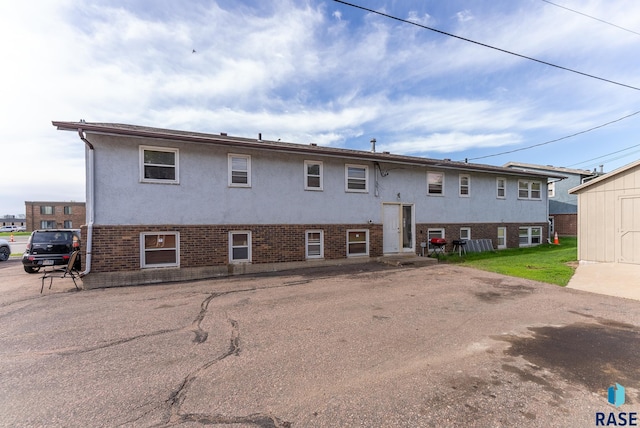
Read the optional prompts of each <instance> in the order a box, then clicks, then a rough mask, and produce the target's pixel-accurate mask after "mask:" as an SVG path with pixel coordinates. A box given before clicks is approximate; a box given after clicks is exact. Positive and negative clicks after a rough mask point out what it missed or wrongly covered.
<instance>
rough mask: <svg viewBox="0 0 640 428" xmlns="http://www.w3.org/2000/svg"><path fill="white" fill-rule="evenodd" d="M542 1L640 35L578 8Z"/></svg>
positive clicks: (546, 0) (547, 0)
mask: <svg viewBox="0 0 640 428" xmlns="http://www.w3.org/2000/svg"><path fill="white" fill-rule="evenodd" d="M541 1H543V2H545V3H549V4H551V5H553V6H556V7H559V8H561V9H565V10H568V11H570V12H573V13H577V14H578V15H582V16H586V17H587V18H591V19H595V20H596V21H600V22H602V23H604V24H607V25H611V26H612V27H616V28H619V29H621V30H624V31H628V32H630V33H633V34H637V35H638V36H640V33H637V32H635V31H633V30H629V29H628V28H624V27H621V26H619V25H616V24H613V23H611V22H608V21H605V20H604V19H600V18H596V17H595V16H591V15H587V14H586V13H582V12H579V11H577V10H574V9H570V8H568V7H565V6H562V5H559V4H556V3H553V2H550V1H549V0H541Z"/></svg>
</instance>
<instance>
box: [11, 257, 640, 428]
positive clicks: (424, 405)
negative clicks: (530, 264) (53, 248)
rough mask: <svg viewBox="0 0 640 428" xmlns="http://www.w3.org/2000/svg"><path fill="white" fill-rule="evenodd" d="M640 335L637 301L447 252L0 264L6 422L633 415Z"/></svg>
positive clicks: (586, 420) (368, 421)
mask: <svg viewBox="0 0 640 428" xmlns="http://www.w3.org/2000/svg"><path fill="white" fill-rule="evenodd" d="M639 345H640V302H639V301H635V300H627V299H623V298H618V297H610V296H603V295H600V294H591V293H587V292H583V291H579V290H572V289H566V288H560V287H557V286H553V285H548V284H542V283H537V282H533V281H528V280H523V279H517V278H511V277H506V276H501V275H497V274H492V273H488V272H482V271H478V270H473V269H469V268H463V267H459V266H452V265H444V264H440V265H433V266H428V267H421V268H417V267H413V268H412V267H390V266H385V265H380V264H377V263H369V264H364V265H351V266H346V267H338V268H336V267H332V268H318V269H308V270H298V271H290V272H285V273H279V274H268V275H255V276H244V277H234V278H224V279H215V280H206V281H199V282H190V283H180V284H166V285H155V286H148V287H129V288H112V289H100V290H88V291H75V288H74V287H73V282H72V281H71V280H66V279H65V280H55V281H54V283H53V287H52V289H51V290H47V289H46V287H45V291H44V293H43V294H42V295H41V294H40V280H39V276H38V275H28V274H26V273H24V271H23V270H22V267H21V265H20V262H19V261H16V260H10V261H9V262H4V263H3V264H0V390H1V391H2V394H0V409H2V411H1V412H0V425H1V426H12V427H13V426H65V427H71V426H78V427H98V426H100V427H104V426H109V427H110V426H132V427H133V426H142V427H150V426H163V427H164V426H185V427H187V426H200V425H212V426H219V427H234V428H237V427H352V426H365V427H382V426H385V427H449V426H451V427H453V426H471V427H489V426H491V427H502V426H504V427H506V426H510V427H513V426H526V427H530V426H532V427H574V426H575V427H583V426H584V427H588V426H595V417H596V413H597V412H606V413H607V414H608V413H609V412H614V413H617V412H627V413H628V412H638V411H640V405H639V403H640V353H639V352H637V350H638V349H640V346H639ZM615 383H619V384H620V385H623V386H624V387H625V388H626V403H625V404H623V405H622V406H621V407H619V408H617V409H616V408H615V407H614V406H612V405H611V404H609V403H608V402H607V388H608V387H609V386H611V385H614V384H615Z"/></svg>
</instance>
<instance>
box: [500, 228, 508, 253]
mask: <svg viewBox="0 0 640 428" xmlns="http://www.w3.org/2000/svg"><path fill="white" fill-rule="evenodd" d="M498 248H499V249H502V248H507V228H506V227H499V228H498Z"/></svg>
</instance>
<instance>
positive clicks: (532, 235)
mask: <svg viewBox="0 0 640 428" xmlns="http://www.w3.org/2000/svg"><path fill="white" fill-rule="evenodd" d="M518 236H519V243H520V246H521V247H530V246H532V245H538V244H541V243H542V228H541V227H537V226H531V227H521V228H520V229H519V231H518Z"/></svg>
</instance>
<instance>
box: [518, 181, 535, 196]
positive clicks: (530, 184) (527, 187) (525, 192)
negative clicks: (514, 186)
mask: <svg viewBox="0 0 640 428" xmlns="http://www.w3.org/2000/svg"><path fill="white" fill-rule="evenodd" d="M518 199H540V182H539V181H530V180H518Z"/></svg>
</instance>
